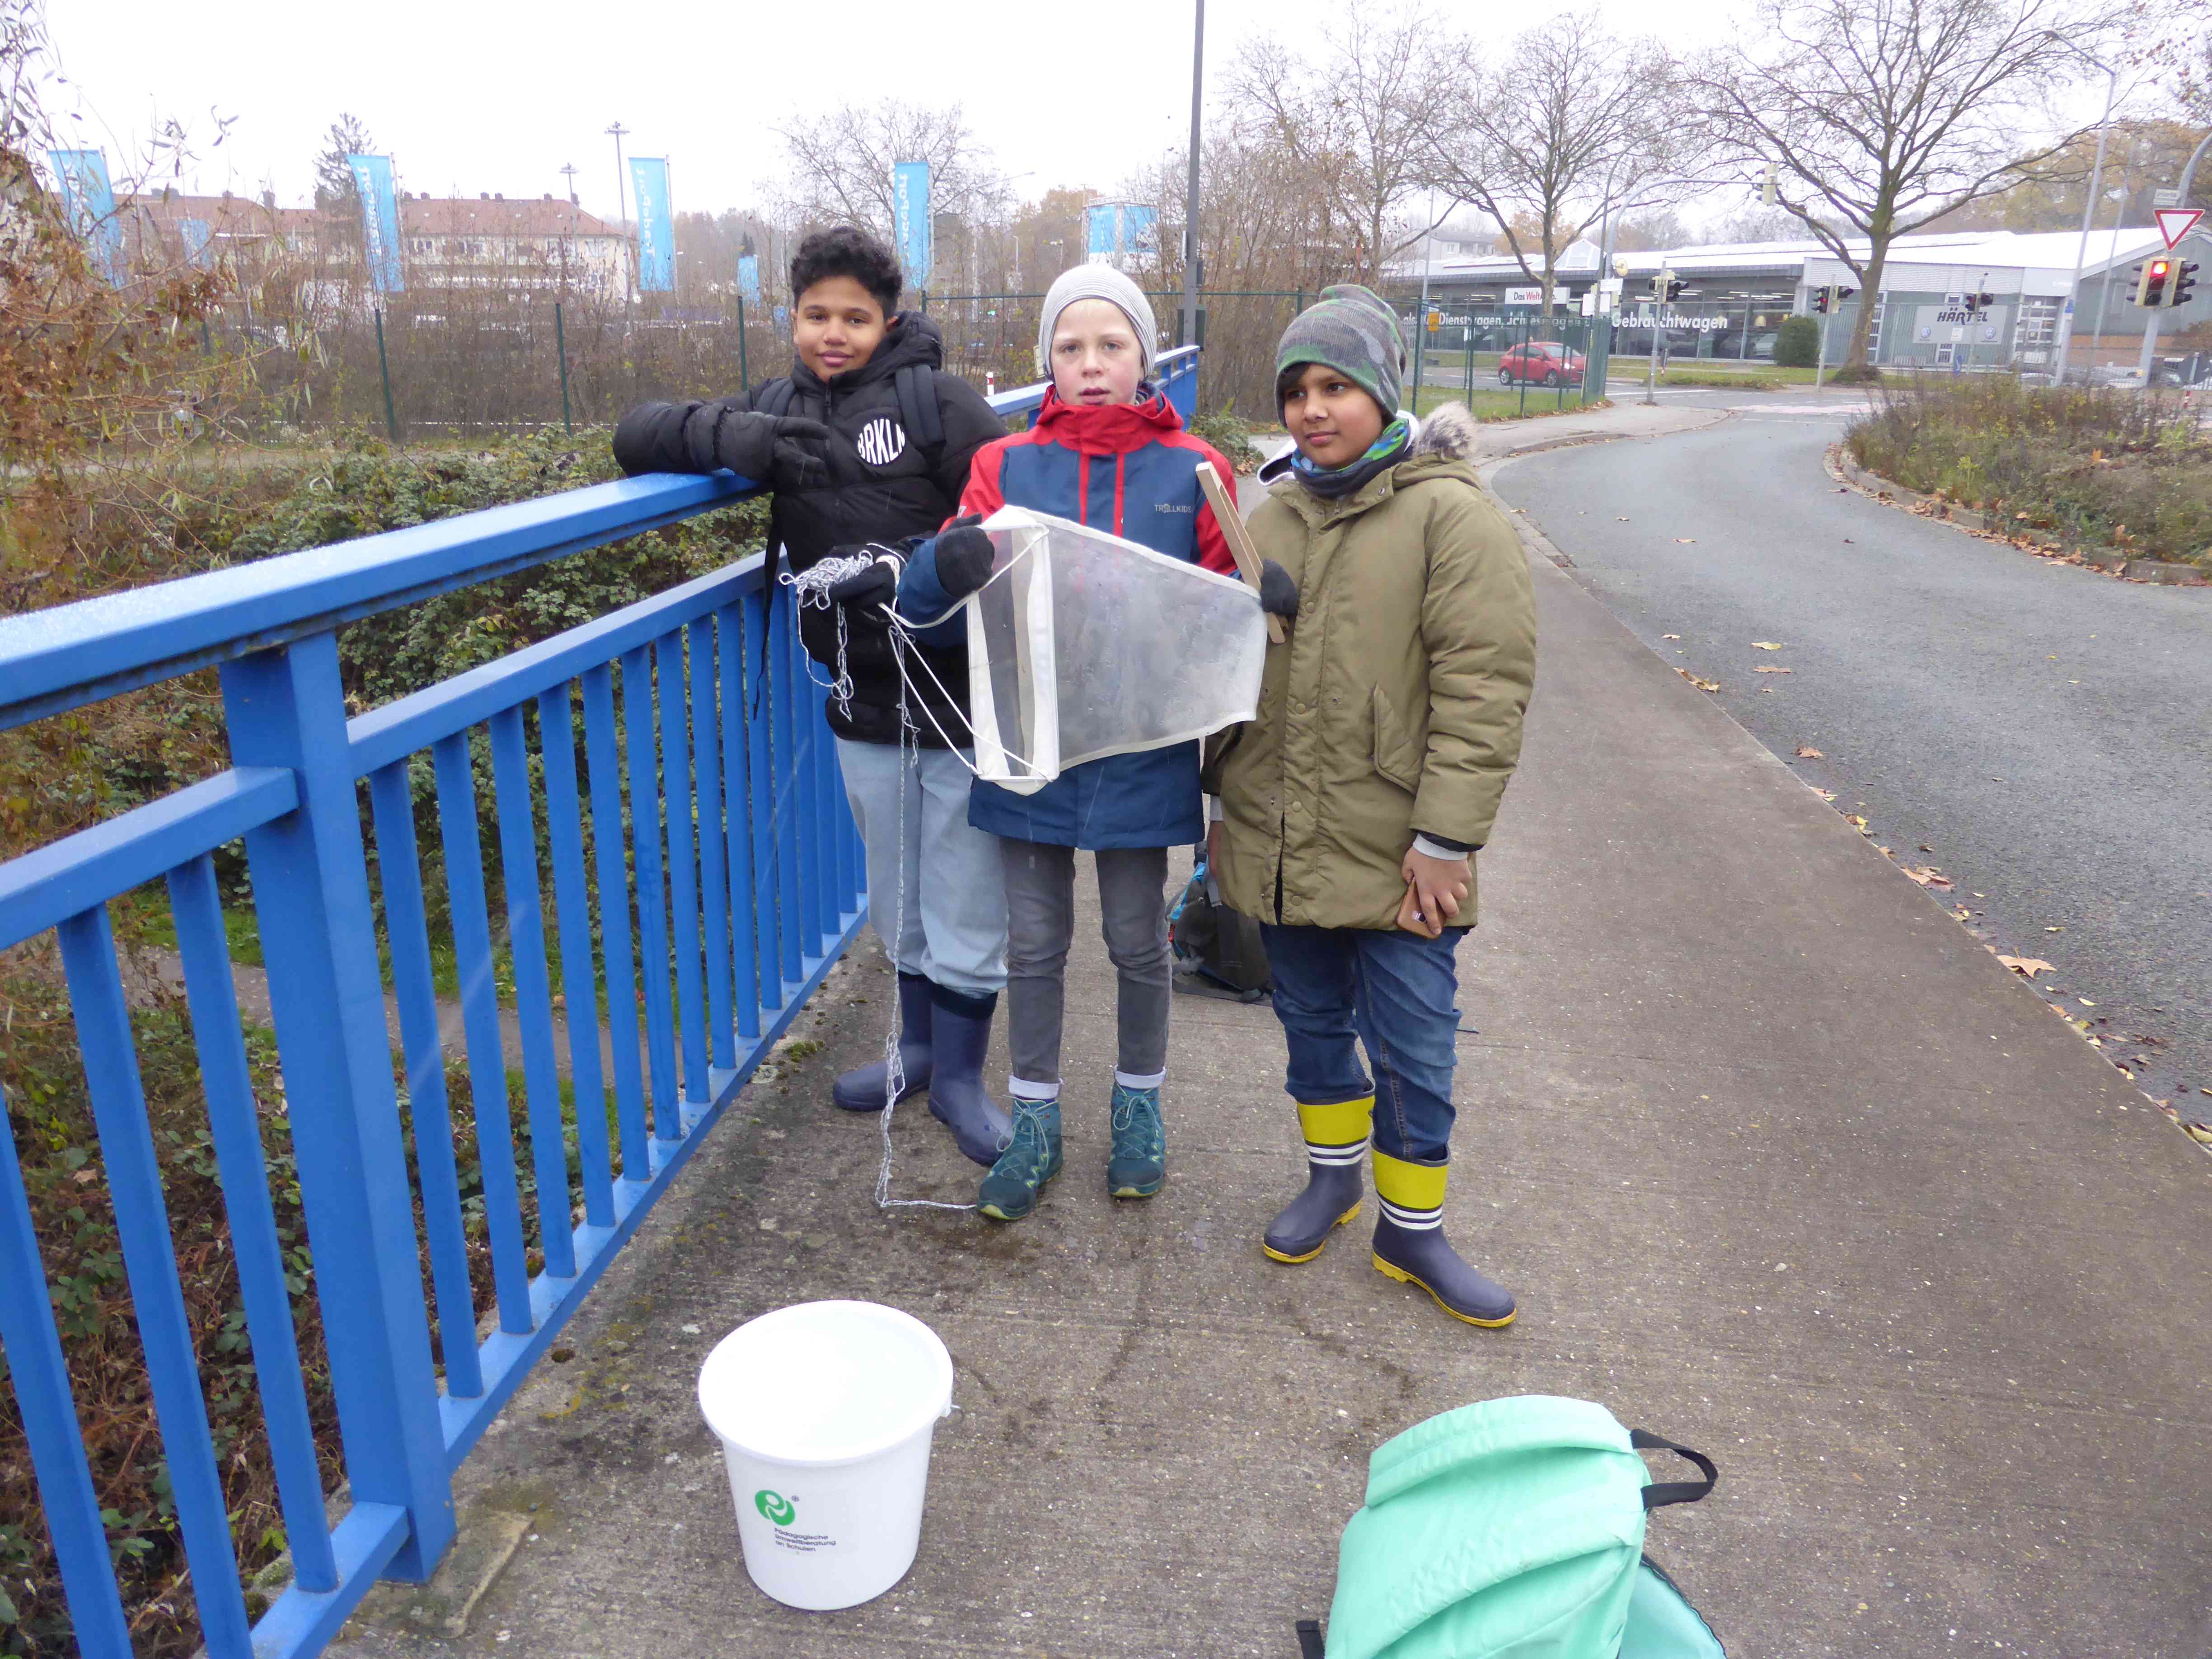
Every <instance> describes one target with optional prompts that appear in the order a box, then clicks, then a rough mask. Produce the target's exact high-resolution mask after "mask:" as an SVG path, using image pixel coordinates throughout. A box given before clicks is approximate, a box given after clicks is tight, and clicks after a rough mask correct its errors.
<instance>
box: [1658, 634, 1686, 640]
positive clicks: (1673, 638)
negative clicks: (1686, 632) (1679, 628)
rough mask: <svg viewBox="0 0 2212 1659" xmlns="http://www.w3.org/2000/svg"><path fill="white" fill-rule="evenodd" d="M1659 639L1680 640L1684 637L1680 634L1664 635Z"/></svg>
mask: <svg viewBox="0 0 2212 1659" xmlns="http://www.w3.org/2000/svg"><path fill="white" fill-rule="evenodd" d="M1659 637H1660V638H1661V639H1662V640H1679V639H1680V638H1681V637H1682V636H1681V635H1680V634H1662V635H1660V636H1659Z"/></svg>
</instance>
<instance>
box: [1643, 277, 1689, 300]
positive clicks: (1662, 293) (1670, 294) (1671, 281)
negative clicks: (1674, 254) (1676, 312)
mask: <svg viewBox="0 0 2212 1659" xmlns="http://www.w3.org/2000/svg"><path fill="white" fill-rule="evenodd" d="M1688 286H1689V284H1688V283H1685V282H1684V281H1683V280H1682V279H1681V278H1680V277H1679V276H1676V275H1675V274H1674V272H1673V271H1671V270H1662V271H1661V272H1659V273H1658V274H1657V275H1656V276H1654V277H1652V279H1651V291H1652V293H1653V294H1655V295H1657V296H1658V298H1659V300H1660V302H1661V303H1662V304H1667V303H1669V302H1671V301H1674V300H1675V299H1676V298H1678V297H1679V296H1680V294H1681V292H1682V290H1683V289H1685V288H1686V287H1688Z"/></svg>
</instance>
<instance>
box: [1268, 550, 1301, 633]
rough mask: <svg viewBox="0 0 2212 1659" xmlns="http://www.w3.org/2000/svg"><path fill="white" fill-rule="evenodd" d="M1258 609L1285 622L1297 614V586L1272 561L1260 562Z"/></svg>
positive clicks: (1288, 574)
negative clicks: (1272, 614)
mask: <svg viewBox="0 0 2212 1659" xmlns="http://www.w3.org/2000/svg"><path fill="white" fill-rule="evenodd" d="M1260 609H1261V610H1262V611H1272V612H1273V613H1274V614H1275V615H1276V616H1278V617H1282V618H1283V619H1284V620H1285V622H1287V621H1289V620H1290V619H1291V617H1295V616H1297V614H1298V585H1297V581H1296V580H1293V579H1292V578H1291V573H1290V572H1289V571H1287V570H1285V569H1284V568H1283V567H1282V566H1280V565H1279V564H1277V563H1276V562H1274V561H1273V559H1262V560H1261V561H1260Z"/></svg>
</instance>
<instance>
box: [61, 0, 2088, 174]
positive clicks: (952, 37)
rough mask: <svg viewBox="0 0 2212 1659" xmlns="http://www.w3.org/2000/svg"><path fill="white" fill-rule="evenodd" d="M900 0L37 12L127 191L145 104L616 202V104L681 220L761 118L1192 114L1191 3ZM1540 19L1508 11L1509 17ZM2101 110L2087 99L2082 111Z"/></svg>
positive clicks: (1312, 33)
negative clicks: (367, 142)
mask: <svg viewBox="0 0 2212 1659" xmlns="http://www.w3.org/2000/svg"><path fill="white" fill-rule="evenodd" d="M1584 3H1589V0H1584ZM1595 6H1596V9H1597V10H1599V11H1600V12H1601V13H1602V14H1606V15H1607V16H1608V18H1609V21H1611V22H1612V24H1613V27H1614V28H1615V29H1616V30H1617V31H1619V32H1620V33H1643V32H1647V31H1650V30H1653V29H1654V28H1656V30H1657V31H1658V32H1660V33H1662V34H1663V36H1664V37H1665V40H1666V41H1667V44H1668V46H1672V47H1674V49H1675V50H1677V51H1681V50H1686V49H1690V48H1693V47H1695V46H1701V45H1705V44H1707V43H1708V42H1710V41H1711V40H1714V39H1716V38H1718V37H1720V36H1722V35H1723V33H1726V32H1728V31H1729V30H1730V29H1731V28H1732V27H1733V28H1736V29H1741V27H1743V23H1742V21H1741V20H1743V19H1746V18H1747V16H1748V15H1749V13H1750V9H1751V8H1750V5H1749V3H1748V0H1664V3H1662V4H1660V5H1658V6H1656V7H1655V6H1653V5H1650V4H1649V3H1644V0H1595ZM1335 10H1336V9H1335V8H1334V7H1331V6H1329V5H1328V4H1326V3H1321V0H1213V3H1212V4H1211V5H1209V6H1208V7H1207V9H1206V72H1207V77H1208V86H1209V88H1212V87H1216V86H1218V84H1219V80H1220V77H1221V76H1222V74H1223V72H1224V71H1225V69H1226V67H1227V66H1228V64H1229V63H1230V62H1231V59H1232V58H1233V57H1234V56H1235V53H1236V51H1237V47H1238V46H1239V45H1241V44H1242V43H1243V41H1245V40H1249V39H1250V38H1252V37H1253V36H1255V35H1257V34H1264V33H1278V34H1280V35H1282V36H1284V37H1285V38H1288V39H1291V40H1304V41H1307V42H1309V43H1315V44H1317V36H1318V35H1319V33H1320V32H1321V31H1322V28H1324V27H1326V26H1327V25H1328V22H1329V20H1330V19H1331V17H1332V15H1334V13H1335ZM1431 12H1432V14H1433V15H1438V16H1441V17H1444V18H1447V19H1449V20H1450V21H1451V22H1452V23H1453V24H1455V26H1457V27H1469V28H1489V29H1495V28H1497V27H1498V18H1499V15H1500V9H1498V7H1496V6H1494V5H1481V6H1477V5H1476V4H1474V3H1473V0H1431ZM1511 15H1512V17H1513V21H1514V23H1515V24H1516V26H1517V27H1530V26H1538V25H1540V24H1541V19H1542V18H1543V17H1544V16H1545V15H1547V14H1546V13H1545V12H1543V11H1541V10H1530V11H1527V12H1518V13H1513V14H1511ZM939 16H940V17H941V18H942V19H943V20H944V21H940V22H939V23H938V24H937V25H936V26H934V27H918V26H917V25H916V23H915V21H914V18H915V8H913V7H912V6H909V5H893V4H891V3H889V0H840V3H837V4H836V5H835V6H833V7H828V8H823V9H816V8H814V7H811V6H809V5H806V4H804V3H792V0H783V3H780V4H776V5H770V6H762V5H730V4H725V5H705V6H696V7H684V6H681V5H673V6H671V5H666V4H656V5H652V6H637V5H629V6H624V5H619V4H611V3H608V0H594V3H592V4H589V5H586V4H582V3H578V0H538V3H537V4H535V5H532V6H516V5H513V4H498V5H494V4H489V3H485V0H378V3H375V4H373V5H372V4H368V3H359V0H356V3H344V4H330V5H315V4H308V5H301V4H299V3H296V0H287V3H283V4H279V3H276V0H227V3H225V4H223V5H222V6H221V7H220V8H211V9H209V10H207V11H205V12H203V13H201V14H200V15H198V16H197V17H194V18H191V19H189V20H187V19H186V17H185V15H183V14H180V13H179V10H178V9H177V8H176V7H175V5H174V4H173V0H165V3H161V4H155V3H153V0H108V3H106V4H102V5H99V6H94V5H92V4H90V3H88V0H62V3H60V4H58V5H54V6H53V7H52V9H51V26H52V35H53V41H54V46H55V48H56V51H57V53H58V57H59V58H60V62H61V65H62V68H63V70H64V73H65V74H66V75H67V76H69V77H70V82H71V85H70V87H69V88H66V89H64V91H62V92H61V93H60V94H59V95H58V96H57V98H56V100H55V103H56V112H57V113H58V114H59V115H61V116H63V117H64V125H63V131H64V135H65V136H67V135H71V134H74V135H76V142H78V143H82V144H84V145H86V146H94V145H97V146H100V147H102V148H104V149H106V151H107V154H108V161H109V165H110V167H111V168H112V170H113V172H114V173H115V174H116V176H117V179H118V183H119V182H121V180H122V179H124V178H125V177H126V176H128V175H130V174H131V173H134V172H135V171H136V170H137V169H136V167H135V165H134V160H133V158H135V157H136V156H137V155H139V154H140V152H141V150H142V149H143V141H144V138H145V136H146V134H147V133H148V132H149V131H150V130H151V129H152V127H153V126H154V124H155V121H156V119H159V118H178V119H181V120H183V121H184V122H185V124H186V125H187V126H188V127H189V128H190V129H191V131H193V132H194V133H195V134H196V135H197V136H198V137H199V138H200V139H201V141H202V156H201V159H200V161H199V162H198V164H197V167H196V168H195V169H194V170H193V172H192V173H191V174H189V175H188V176H187V178H186V179H185V185H186V187H187V188H189V189H193V190H198V191H208V192H210V193H213V192H216V191H222V190H226V189H228V190H234V191H240V193H247V192H258V191H260V190H262V189H263V188H264V186H273V187H274V189H275V190H276V197H277V200H278V201H279V202H280V203H283V204H305V203H306V202H307V201H308V200H309V199H310V197H311V193H312V190H313V169H312V165H311V163H312V159H313V156H314V155H315V153H316V152H317V151H318V150H319V149H321V148H322V144H323V142H324V135H325V131H326V130H327V129H328V127H329V125H330V124H331V121H332V120H333V119H335V118H337V115H338V114H339V112H342V111H345V112H351V113H353V114H355V115H357V116H359V117H360V118H362V121H363V122H364V123H366V124H367V125H368V131H369V132H370V134H371V135H372V137H374V140H375V143H376V145H377V147H378V149H380V150H382V151H384V152H386V153H388V154H389V155H392V158H393V160H394V162H395V163H396V165H397V167H398V172H399V174H400V181H401V184H402V185H403V186H404V188H406V189H409V190H413V191H428V192H430V193H431V194H433V195H447V194H459V195H471V196H472V195H475V194H477V192H479V191H498V192H500V193H502V194H504V195H507V196H536V195H539V194H542V193H544V192H545V191H553V192H555V193H556V194H559V193H561V192H562V191H563V190H564V188H565V181H564V180H563V179H562V174H561V173H560V168H561V167H562V164H563V163H565V162H574V164H575V166H576V167H577V169H578V172H577V175H576V188H577V193H578V194H579V195H580V197H582V199H583V203H584V205H585V206H586V208H588V209H590V210H593V211H595V212H599V213H604V214H606V215H608V216H612V214H613V212H614V209H615V160H614V144H613V141H612V140H611V139H610V138H608V137H606V136H605V129H606V127H607V126H608V125H609V124H610V123H611V122H613V121H617V120H619V121H621V122H622V123H623V125H625V126H627V127H629V128H630V129H631V130H632V136H630V137H629V138H627V139H626V140H625V141H624V142H625V145H626V153H627V154H629V155H666V156H668V157H669V158H671V173H672V179H673V184H674V193H675V198H676V206H677V208H678V210H679V211H687V210H708V211H719V210H721V209H724V208H731V207H746V206H751V205H754V204H757V203H758V202H759V201H760V199H761V192H760V191H759V190H758V188H757V186H758V185H759V183H760V181H761V180H763V179H766V178H769V177H770V176H772V175H773V174H775V172H776V169H777V167H778V164H779V161H780V159H781V158H780V147H779V145H778V143H777V140H776V138H775V134H774V133H773V132H772V131H770V129H771V128H772V127H774V126H775V125H779V124H781V123H785V122H788V121H792V120H794V119H799V118H804V117H805V115H806V114H808V113H809V112H822V111H824V110H827V109H829V108H831V107H834V106H836V105H837V104H838V103H840V102H844V101H851V102H866V101H867V100H875V99H888V98H896V99H902V100H906V101H908V102H911V103H922V104H933V105H941V104H945V103H950V102H952V101H955V100H957V101H959V102H960V103H961V104H963V106H965V109H966V112H967V114H968V117H969V121H970V123H971V125H972V126H973V128H974V130H975V132H976V133H977V135H978V136H979V137H981V140H982V142H983V143H986V144H987V145H988V146H989V148H990V149H992V151H993V152H994V155H995V156H996V158H997V160H998V162H999V164H1000V167H1002V168H1003V169H1004V170H1005V171H1006V173H1009V174H1012V175H1013V176H1014V178H1015V187H1016V189H1017V191H1018V192H1019V193H1020V194H1021V195H1022V196H1024V197H1036V196H1037V195H1039V194H1042V192H1043V191H1045V190H1047V189H1049V188H1052V187H1054V186H1055V185H1069V186H1079V187H1082V186H1087V187H1090V188H1093V189H1097V190H1105V191H1110V190H1112V189H1113V188H1115V185H1118V184H1119V183H1120V182H1121V179H1123V178H1124V177H1126V176H1127V174H1128V173H1130V172H1132V171H1133V169H1134V168H1136V167H1139V166H1141V165H1143V164H1144V163H1146V162H1147V161H1152V160H1154V159H1156V158H1157V157H1158V155H1160V154H1161V153H1162V152H1163V151H1164V150H1166V149H1170V147H1172V146H1173V145H1175V144H1176V143H1179V142H1181V140H1182V137H1183V136H1184V134H1185V133H1186V132H1187V131H1188V125H1189V120H1190V30H1191V18H1192V0H1113V3H1111V4H1098V5H1096V6H1076V5H1066V4H1057V5H1055V4H1051V3H1038V0H960V3H955V4H952V5H949V6H945V7H943V8H941V9H940V10H939ZM1504 44H1505V43H1504V40H1502V39H1501V40H1500V41H1499V45H1500V47H1501V49H1502V48H1503V46H1504ZM2099 90H2101V88H2099ZM217 117H222V118H228V119H230V120H231V122H232V125H231V127H230V130H229V137H228V138H227V139H226V140H225V141H224V142H223V143H222V144H221V145H219V146H214V147H209V145H208V143H207V141H209V140H210V139H212V137H214V134H215V131H216V118H217ZM2080 118H2081V119H2084V120H2093V119H2094V118H2095V104H2094V102H2093V101H2091V102H2090V103H2089V104H2088V106H2087V112H2086V113H2085V114H2083V115H2082V116H2081V117H2080ZM1716 205H1719V206H1723V207H1724V206H1725V204H1716Z"/></svg>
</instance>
